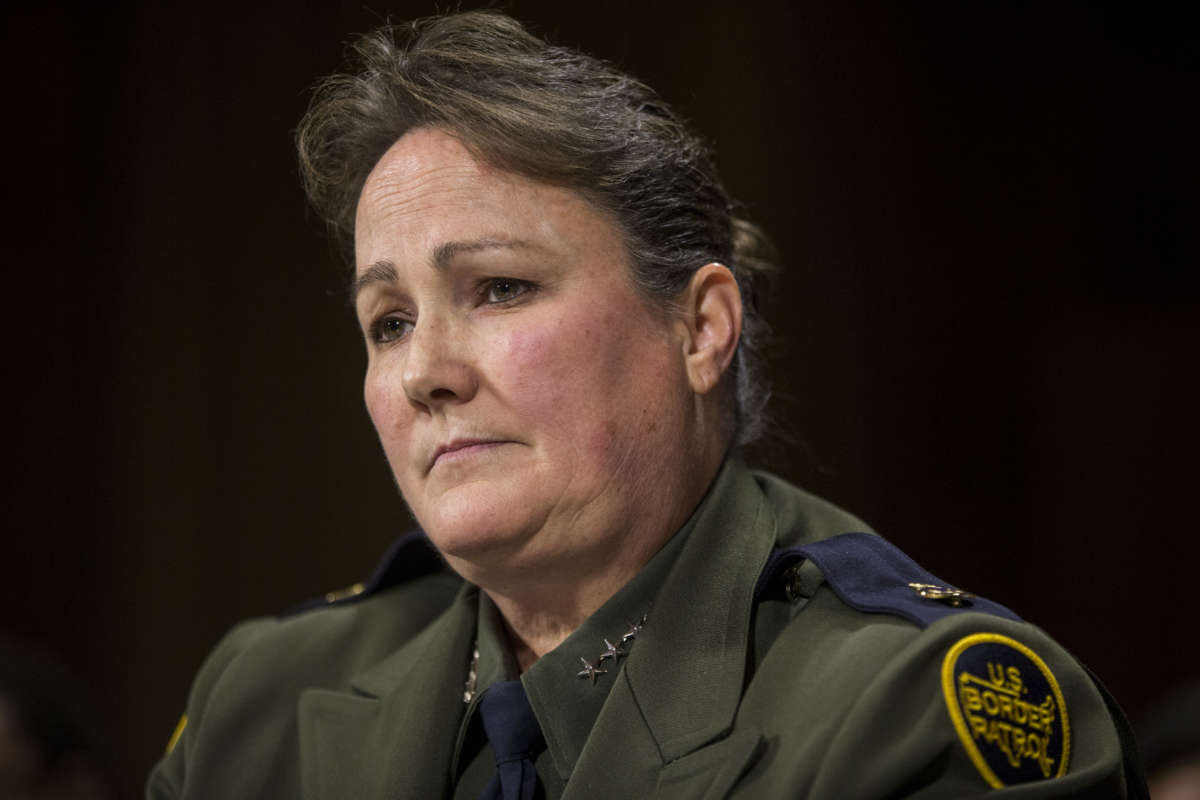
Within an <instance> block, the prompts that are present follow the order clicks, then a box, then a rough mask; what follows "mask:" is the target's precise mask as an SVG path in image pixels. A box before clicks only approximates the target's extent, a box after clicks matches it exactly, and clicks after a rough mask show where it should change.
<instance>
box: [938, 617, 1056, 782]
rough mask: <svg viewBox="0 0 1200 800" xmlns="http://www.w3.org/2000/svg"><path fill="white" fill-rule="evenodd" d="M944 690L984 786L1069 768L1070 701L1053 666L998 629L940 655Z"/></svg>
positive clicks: (974, 636)
mask: <svg viewBox="0 0 1200 800" xmlns="http://www.w3.org/2000/svg"><path fill="white" fill-rule="evenodd" d="M976 647H978V648H981V649H980V650H978V651H976V652H975V653H974V654H971V655H969V657H968V659H967V661H968V662H969V663H965V664H964V663H962V662H963V658H962V656H963V654H965V653H968V651H970V650H971V649H972V648H976ZM942 692H943V694H944V695H945V700H946V709H947V711H948V712H949V714H950V719H951V721H952V722H953V723H954V729H955V731H956V732H957V733H958V738H959V739H960V740H961V741H962V744H963V747H964V748H965V749H966V751H967V755H968V756H970V758H971V762H972V763H973V764H974V765H975V768H976V769H978V770H979V774H980V775H982V776H983V778H984V780H986V781H987V783H988V785H990V786H992V787H994V788H997V789H1000V788H1003V787H1004V786H1007V785H1010V784H1013V783H1023V782H1026V781H1030V780H1038V779H1045V778H1059V777H1062V776H1063V775H1064V774H1066V771H1067V765H1068V764H1069V763H1070V759H1071V723H1070V718H1069V717H1068V715H1067V704H1066V701H1065V700H1064V699H1063V694H1062V689H1061V688H1060V687H1059V685H1058V680H1057V679H1056V678H1055V677H1054V673H1052V672H1051V671H1050V668H1049V667H1048V666H1046V662H1045V661H1043V660H1042V659H1041V657H1040V656H1038V654H1037V653H1035V652H1034V651H1033V650H1031V649H1030V648H1028V647H1026V646H1025V645H1023V644H1021V643H1020V642H1018V641H1016V640H1015V639H1012V638H1010V637H1008V636H1003V635H1001V634H998V633H976V634H972V635H971V636H966V637H964V638H962V639H959V640H958V642H956V643H955V644H954V646H953V647H951V648H950V651H949V652H948V653H946V658H945V660H944V661H943V662H942ZM999 773H1003V775H1001V774H999ZM1006 779H1007V780H1006Z"/></svg>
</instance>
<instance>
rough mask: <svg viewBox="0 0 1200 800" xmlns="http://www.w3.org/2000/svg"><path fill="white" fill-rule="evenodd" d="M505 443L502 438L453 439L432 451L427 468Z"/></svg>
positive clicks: (467, 456)
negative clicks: (431, 457)
mask: <svg viewBox="0 0 1200 800" xmlns="http://www.w3.org/2000/svg"><path fill="white" fill-rule="evenodd" d="M505 443H506V442H505V440H503V439H455V440H454V441H452V442H447V443H446V444H443V445H440V446H439V447H438V448H437V449H436V450H434V451H433V459H432V461H431V462H430V464H429V468H430V469H433V468H434V467H436V466H437V465H438V464H445V463H449V462H453V461H458V460H460V459H465V458H469V457H471V456H473V455H477V454H479V453H481V452H483V451H485V450H490V449H491V448H493V447H497V446H499V445H502V444H505Z"/></svg>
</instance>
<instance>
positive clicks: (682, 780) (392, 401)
mask: <svg viewBox="0 0 1200 800" xmlns="http://www.w3.org/2000/svg"><path fill="white" fill-rule="evenodd" d="M358 56H359V60H360V63H359V65H358V69H357V72H356V73H355V74H353V75H346V76H336V77H334V78H331V79H330V80H329V81H327V82H326V83H325V84H324V85H323V87H322V88H321V89H320V90H319V91H318V93H317V95H316V97H315V98H314V101H313V104H312V106H311V107H310V110H309V113H308V115H307V116H306V118H305V120H304V122H303V123H302V125H301V128H300V132H299V135H298V145H299V151H300V159H301V164H302V168H303V170H304V175H305V179H306V184H307V188H308V190H309V194H310V197H311V198H312V200H313V202H314V204H315V205H316V206H317V208H318V209H320V210H321V211H322V213H323V214H324V215H325V216H326V217H327V219H329V220H330V222H331V223H332V224H333V226H334V227H335V229H336V230H338V231H339V232H340V233H342V234H344V235H345V237H346V239H347V242H348V244H350V245H351V247H350V255H351V263H352V264H353V265H354V278H353V286H352V289H353V297H354V305H355V309H356V313H357V316H358V321H359V324H360V326H361V328H362V332H363V335H364V339H365V341H366V345H367V351H368V356H369V358H368V366H367V375H366V381H365V389H364V394H365V399H366V404H367V408H368V411H369V412H370V415H371V418H372V421H373V422H374V424H375V427H376V430H377V432H378V434H379V437H380V440H381V442H382V443H383V446H384V451H385V452H386V454H387V457H388V461H389V463H390V465H391V468H392V471H393V474H394V475H395V478H396V481H397V484H398V485H399V487H400V490H401V492H402V493H403V495H404V498H405V500H406V501H407V502H408V504H409V506H410V507H411V509H412V512H413V514H414V516H415V518H416V519H417V521H418V523H419V524H420V526H421V529H422V530H423V532H424V534H425V535H427V537H428V542H430V543H432V546H433V548H435V549H436V551H437V553H438V554H440V557H441V559H444V563H443V561H442V560H440V559H438V558H436V557H433V556H432V555H431V554H430V552H429V551H428V549H427V545H426V544H425V542H426V539H425V538H424V537H423V536H420V535H415V536H410V537H406V538H405V539H403V540H402V541H401V542H400V543H398V545H397V546H396V547H395V548H394V549H393V551H392V553H390V554H389V556H388V558H387V559H386V560H385V562H384V564H383V565H382V567H381V569H380V571H379V572H378V573H377V575H376V577H375V578H374V579H373V580H372V581H371V583H370V584H369V585H368V586H367V587H365V588H364V589H363V590H362V591H359V592H357V593H354V594H353V596H351V597H349V598H344V599H333V600H331V601H329V602H326V603H322V604H320V605H319V607H317V608H311V609H308V610H306V611H305V612H303V613H299V614H293V615H290V616H287V617H284V618H281V619H271V620H254V621H251V622H248V623H245V624H243V625H242V626H239V627H238V628H236V629H235V630H234V631H233V632H231V633H230V634H229V635H228V636H227V637H226V639H225V640H224V641H223V642H222V643H221V644H220V645H219V646H218V647H217V649H216V650H215V651H214V653H213V654H212V656H210V658H209V659H208V661H207V662H206V664H205V665H204V667H203V668H202V669H201V671H200V674H199V676H198V677H197V679H196V683H195V686H194V688H193V691H192V695H191V698H190V700H189V703H188V712H187V715H186V717H185V722H184V723H183V725H182V727H181V730H180V731H179V732H177V736H176V737H174V739H175V741H173V742H172V746H171V748H170V749H169V752H168V755H167V756H166V757H165V758H164V760H163V761H162V762H161V763H160V765H159V766H158V767H157V768H156V770H155V772H154V774H153V775H152V776H151V779H150V785H149V795H150V796H151V797H261V796H280V797H296V796H301V797H422V798H424V797H442V796H453V797H456V798H463V797H469V798H475V797H497V798H498V797H504V798H530V797H535V796H545V797H560V796H561V797H613V796H616V797H641V796H651V795H654V796H668V797H694V796H725V795H726V794H736V795H740V796H746V797H785V796H786V797H792V796H811V797H882V796H895V795H904V796H910V795H911V796H920V797H961V796H966V795H971V794H975V793H982V792H984V791H988V790H990V789H992V788H998V787H1001V786H1009V787H1011V788H1009V790H1008V791H1009V792H1010V793H1012V794H1015V795H1020V796H1029V797H1057V796H1068V795H1073V794H1076V793H1080V792H1085V791H1093V792H1101V793H1103V792H1108V794H1109V795H1112V796H1122V795H1124V794H1125V792H1126V784H1127V782H1128V783H1129V784H1130V785H1131V786H1132V785H1135V784H1136V783H1137V779H1136V777H1135V775H1134V773H1136V766H1135V765H1134V764H1133V763H1132V762H1131V761H1129V760H1128V759H1123V757H1122V750H1123V748H1125V749H1127V750H1128V747H1129V744H1128V742H1123V740H1122V737H1121V735H1120V733H1119V732H1118V727H1117V725H1118V721H1115V720H1114V718H1113V717H1112V716H1111V713H1110V711H1109V709H1108V704H1107V703H1106V700H1105V696H1104V695H1103V693H1102V692H1103V690H1102V689H1098V688H1097V686H1096V685H1094V684H1093V682H1092V680H1091V679H1090V678H1089V677H1088V675H1087V674H1086V672H1085V671H1084V670H1083V669H1082V668H1081V667H1079V666H1078V664H1076V662H1075V661H1074V660H1073V659H1072V658H1071V657H1070V655H1069V654H1067V653H1066V652H1064V651H1063V650H1062V649H1061V648H1060V647H1059V646H1058V645H1056V644H1055V643H1054V642H1052V641H1051V640H1050V639H1049V638H1048V637H1046V636H1045V634H1043V633H1041V632H1040V631H1038V630H1037V629H1036V628H1033V627H1032V626H1029V625H1027V624H1025V623H1023V622H1021V621H1019V620H1018V619H1017V618H1016V617H1015V615H1013V614H1012V612H1010V611H1008V610H1007V609H1005V608H1004V607H1002V606H998V605H995V604H992V603H989V602H988V601H985V600H981V599H972V598H970V597H969V596H966V595H964V594H963V593H962V592H959V591H957V590H954V589H953V588H952V587H948V586H946V585H944V584H942V583H941V582H940V581H938V580H936V579H935V578H933V577H932V576H930V575H929V574H928V573H926V572H924V571H923V570H921V569H920V568H919V567H917V566H916V565H915V564H913V563H912V562H911V561H909V560H908V559H907V558H906V557H905V556H903V554H901V553H899V551H896V550H895V549H894V548H892V547H891V546H890V545H887V544H886V543H885V542H883V540H882V539H880V538H879V537H876V536H874V535H872V534H869V533H865V532H864V531H865V530H866V528H865V526H864V525H863V524H862V523H861V522H859V521H858V520H856V519H854V518H853V517H851V516H849V515H847V514H845V513H844V512H842V511H840V510H838V509H836V508H833V507H832V506H830V505H828V504H826V503H824V502H823V501H821V500H819V499H817V498H814V497H812V496H810V495H807V494H805V493H804V492H802V491H800V490H799V489H796V488H794V487H791V486H789V485H787V484H786V483H784V482H782V481H780V480H778V479H776V478H773V477H771V476H768V475H764V474H760V473H754V472H751V471H749V470H747V469H746V467H745V466H744V465H742V463H741V462H740V461H739V460H738V458H737V456H736V448H737V446H738V445H740V444H743V443H745V442H747V441H750V440H752V439H753V438H754V437H755V436H756V435H757V434H758V432H759V431H760V430H761V427H762V416H763V406H764V404H765V398H766V393H765V390H764V389H763V387H762V386H761V382H760V381H759V379H758V372H757V358H756V347H757V344H758V339H759V337H760V335H761V330H762V322H761V320H760V318H759V316H758V311H757V308H756V306H755V302H754V297H755V286H756V283H758V280H759V278H760V276H761V273H762V272H763V271H764V269H766V262H765V261H764V260H763V258H762V255H761V254H762V252H763V250H764V247H763V243H762V240H761V238H760V237H759V235H758V233H757V231H756V230H755V229H754V228H753V227H752V226H751V225H750V224H749V223H747V222H745V221H743V220H741V219H739V218H738V217H736V216H735V215H734V214H733V213H732V211H731V206H732V203H731V201H730V199H729V198H728V196H727V195H726V193H725V192H724V190H723V189H722V187H721V185H720V182H719V180H718V178H717V176H716V173H715V171H714V169H713V166H712V162H711V159H710V156H709V154H708V152H707V150H706V149H705V148H704V147H703V146H702V144H701V143H700V142H699V141H698V140H697V139H696V138H695V137H694V136H693V135H692V134H691V133H690V132H688V131H687V129H686V128H685V127H684V126H683V124H682V123H681V122H680V120H679V119H678V118H677V117H675V116H674V114H673V113H672V112H671V111H670V109H668V108H667V107H666V106H665V104H664V103H663V102H662V101H661V100H660V99H659V98H658V97H657V96H656V95H655V94H654V93H653V92H652V91H651V90H650V89H648V88H647V87H645V86H643V85H641V84H638V83H637V82H635V81H633V80H632V79H630V78H628V77H627V76H624V75H621V74H620V73H618V72H616V71H615V70H613V69H611V68H610V67H608V66H607V65H604V64H602V63H600V62H597V61H595V60H593V59H590V58H588V57H586V56H583V55H581V54H578V53H574V52H571V51H568V50H564V49H560V48H554V47H551V46H549V45H547V44H546V43H544V42H542V41H540V40H538V39H536V38H534V37H532V36H531V35H529V34H528V33H527V32H525V31H524V30H523V29H522V28H521V27H520V26H519V25H518V24H517V23H515V22H513V21H512V20H510V19H508V18H506V17H504V16H502V15H498V14H491V13H469V14H463V15H456V16H449V17H442V18H435V19H431V20H425V21H421V22H418V23H415V24H413V25H411V26H406V27H402V28H387V29H382V30H380V31H377V32H376V33H374V34H371V35H369V36H367V37H365V38H364V39H363V40H362V41H360V42H359V44H358ZM445 567H449V569H446V568H445ZM1114 708H1115V707H1114ZM1115 713H1118V714H1119V712H1115Z"/></svg>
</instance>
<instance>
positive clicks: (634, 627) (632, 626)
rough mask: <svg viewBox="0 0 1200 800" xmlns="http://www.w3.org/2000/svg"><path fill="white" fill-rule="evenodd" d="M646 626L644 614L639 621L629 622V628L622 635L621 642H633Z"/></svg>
mask: <svg viewBox="0 0 1200 800" xmlns="http://www.w3.org/2000/svg"><path fill="white" fill-rule="evenodd" d="M645 626H646V615H645V614H642V618H641V619H639V620H638V621H637V622H631V623H629V630H627V631H626V632H625V634H624V635H623V636H622V637H621V644H625V643H627V642H632V641H633V640H634V639H636V638H637V635H638V634H639V633H641V632H642V628H644V627H645Z"/></svg>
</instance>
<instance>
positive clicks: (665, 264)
mask: <svg viewBox="0 0 1200 800" xmlns="http://www.w3.org/2000/svg"><path fill="white" fill-rule="evenodd" d="M352 53H353V64H352V67H351V72H349V73H348V74H339V75H333V76H331V77H329V78H327V79H325V80H324V81H323V82H322V83H321V84H320V85H318V87H317V88H316V90H315V92H314V95H313V98H312V101H311V103H310V104H309V108H308V112H307V113H306V114H305V116H304V118H303V120H301V123H300V127H299V129H298V131H297V133H296V147H297V151H298V153H299V159H300V169H301V173H302V176H303V179H304V186H305V190H306V191H307V192H308V196H309V199H310V200H311V201H312V203H313V205H314V207H315V208H316V209H317V210H318V212H319V213H320V214H321V215H322V216H323V217H324V218H325V219H326V221H327V222H328V223H329V224H330V225H331V226H332V228H333V229H334V230H335V232H336V233H337V235H338V237H339V238H340V239H341V241H342V243H343V245H344V246H345V247H346V252H347V254H352V252H353V237H354V217H355V211H356V208H357V204H358V198H359V195H360V194H361V192H362V188H363V184H364V183H365V182H366V179H367V175H368V174H369V173H370V171H371V169H372V168H373V167H374V166H375V164H376V163H377V162H378V161H379V159H380V158H381V157H382V156H383V154H384V153H385V152H386V151H387V150H388V149H389V148H390V147H391V146H392V145H393V144H394V143H395V142H396V141H397V140H398V139H399V138H400V137H402V136H403V135H404V134H405V133H407V132H409V131H411V130H414V129H416V128H420V127H438V128H442V129H444V130H446V131H447V132H449V133H451V134H453V135H454V136H455V137H456V138H458V139H459V140H460V141H461V142H462V143H463V145H464V146H465V147H467V149H468V150H469V151H471V152H472V154H473V155H475V157H476V158H479V159H480V160H481V161H483V162H485V163H488V164H490V165H492V166H494V167H496V168H499V169H503V170H506V171H509V172H512V173H515V174H518V175H522V176H524V177H526V178H530V179H533V180H537V181H541V182H543V183H547V184H550V185H554V186H560V187H565V188H568V189H572V190H574V191H576V192H578V193H579V194H580V195H582V196H583V197H585V198H586V199H587V200H588V201H589V202H591V203H592V204H593V205H595V206H596V207H597V208H599V209H600V210H601V211H602V212H605V213H607V214H608V215H609V217H610V218H611V219H612V220H614V221H615V223H616V224H617V226H618V228H619V229H620V230H621V232H622V234H623V237H624V240H625V244H626V247H627V248H628V251H629V256H630V261H631V265H632V272H633V280H634V283H635V285H636V286H637V287H638V289H639V291H640V292H641V293H642V295H643V296H644V297H645V298H647V299H648V300H650V301H651V303H652V305H657V307H659V308H661V309H663V310H666V311H670V310H671V309H672V308H673V307H674V301H675V300H676V299H677V298H678V297H679V295H680V293H681V292H682V291H683V290H684V289H685V287H686V286H687V284H688V281H689V280H690V278H691V276H692V275H693V274H694V273H695V272H696V270H698V269H699V268H700V267H702V266H704V265H705V264H708V263H711V262H714V261H715V262H719V263H722V264H724V265H725V266H727V267H728V268H729V269H730V270H731V271H732V272H733V275H734V278H735V279H736V281H737V285H738V289H739V291H740V292H741V295H742V304H743V308H744V311H743V322H742V331H741V340H740V343H739V345H738V350H737V353H736V355H735V357H734V362H733V367H732V370H731V371H732V373H733V375H732V377H733V388H732V391H731V392H730V397H731V401H732V406H733V408H732V412H733V414H732V416H733V419H732V423H733V436H734V442H735V444H739V445H740V444H746V443H749V442H751V441H753V440H754V439H756V438H758V437H759V436H760V435H761V433H762V431H763V429H764V427H765V424H766V405H767V400H768V397H769V392H768V390H767V386H766V383H765V380H764V378H763V376H762V373H761V367H762V360H761V347H762V344H763V340H764V339H765V338H766V335H767V326H766V323H765V321H764V320H763V318H762V316H761V315H760V312H759V309H758V296H757V290H758V289H759V288H760V285H761V284H762V283H763V279H764V277H765V275H766V273H768V272H770V271H771V270H772V269H773V264H772V258H773V251H772V249H771V246H770V244H769V242H768V241H767V240H766V237H765V236H764V235H763V234H762V233H761V232H760V231H759V229H758V228H757V227H755V226H754V225H753V224H751V223H750V222H749V221H747V220H746V219H743V218H742V217H740V216H738V215H737V214H736V213H735V212H736V210H737V209H736V206H735V203H734V201H733V200H732V198H730V196H729V195H728V194H727V193H726V191H725V189H724V187H723V186H722V185H721V181H720V178H719V177H718V175H717V172H716V167H715V165H714V163H713V156H712V152H711V150H710V149H709V148H708V147H707V146H706V145H705V143H704V142H703V141H701V140H700V139H699V138H698V137H697V136H696V135H695V134H693V133H692V132H691V131H690V130H689V129H688V127H687V125H686V124H685V123H684V121H683V120H682V119H681V118H680V117H679V116H678V115H677V114H676V113H675V112H674V111H672V110H671V108H670V107H669V106H668V105H667V104H666V103H665V102H664V101H663V100H662V99H661V98H660V97H659V96H658V94H657V93H655V92H654V90H653V89H651V88H650V87H648V86H646V85H645V84H643V83H641V82H639V81H637V80H635V79H634V78H632V77H630V76H628V75H625V74H623V73H621V72H620V71H618V70H617V69H615V68H614V67H612V66H611V65H609V64H607V63H605V62H603V61H600V60H598V59H595V58H592V57H590V56H587V55H584V54H583V53H579V52H576V51H573V50H570V49H567V48H562V47H555V46H552V45H550V44H548V43H547V42H545V41H542V40H541V39H539V38H537V37H536V36H533V35H532V34H530V33H529V32H528V31H526V30H525V28H523V27H522V26H521V24H520V23H518V22H517V21H515V20H513V19H511V18H510V17H507V16H505V15H503V14H500V13H498V12H493V11H472V12H467V13H462V14H453V15H447V16H438V17H429V18H426V19H420V20H416V21H414V22H410V23H407V24H404V25H388V26H384V27H382V28H379V29H377V30H375V31H373V32H371V33H368V34H366V35H364V36H363V37H361V38H360V39H359V40H358V41H357V42H355V44H354V45H353V51H352Z"/></svg>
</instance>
